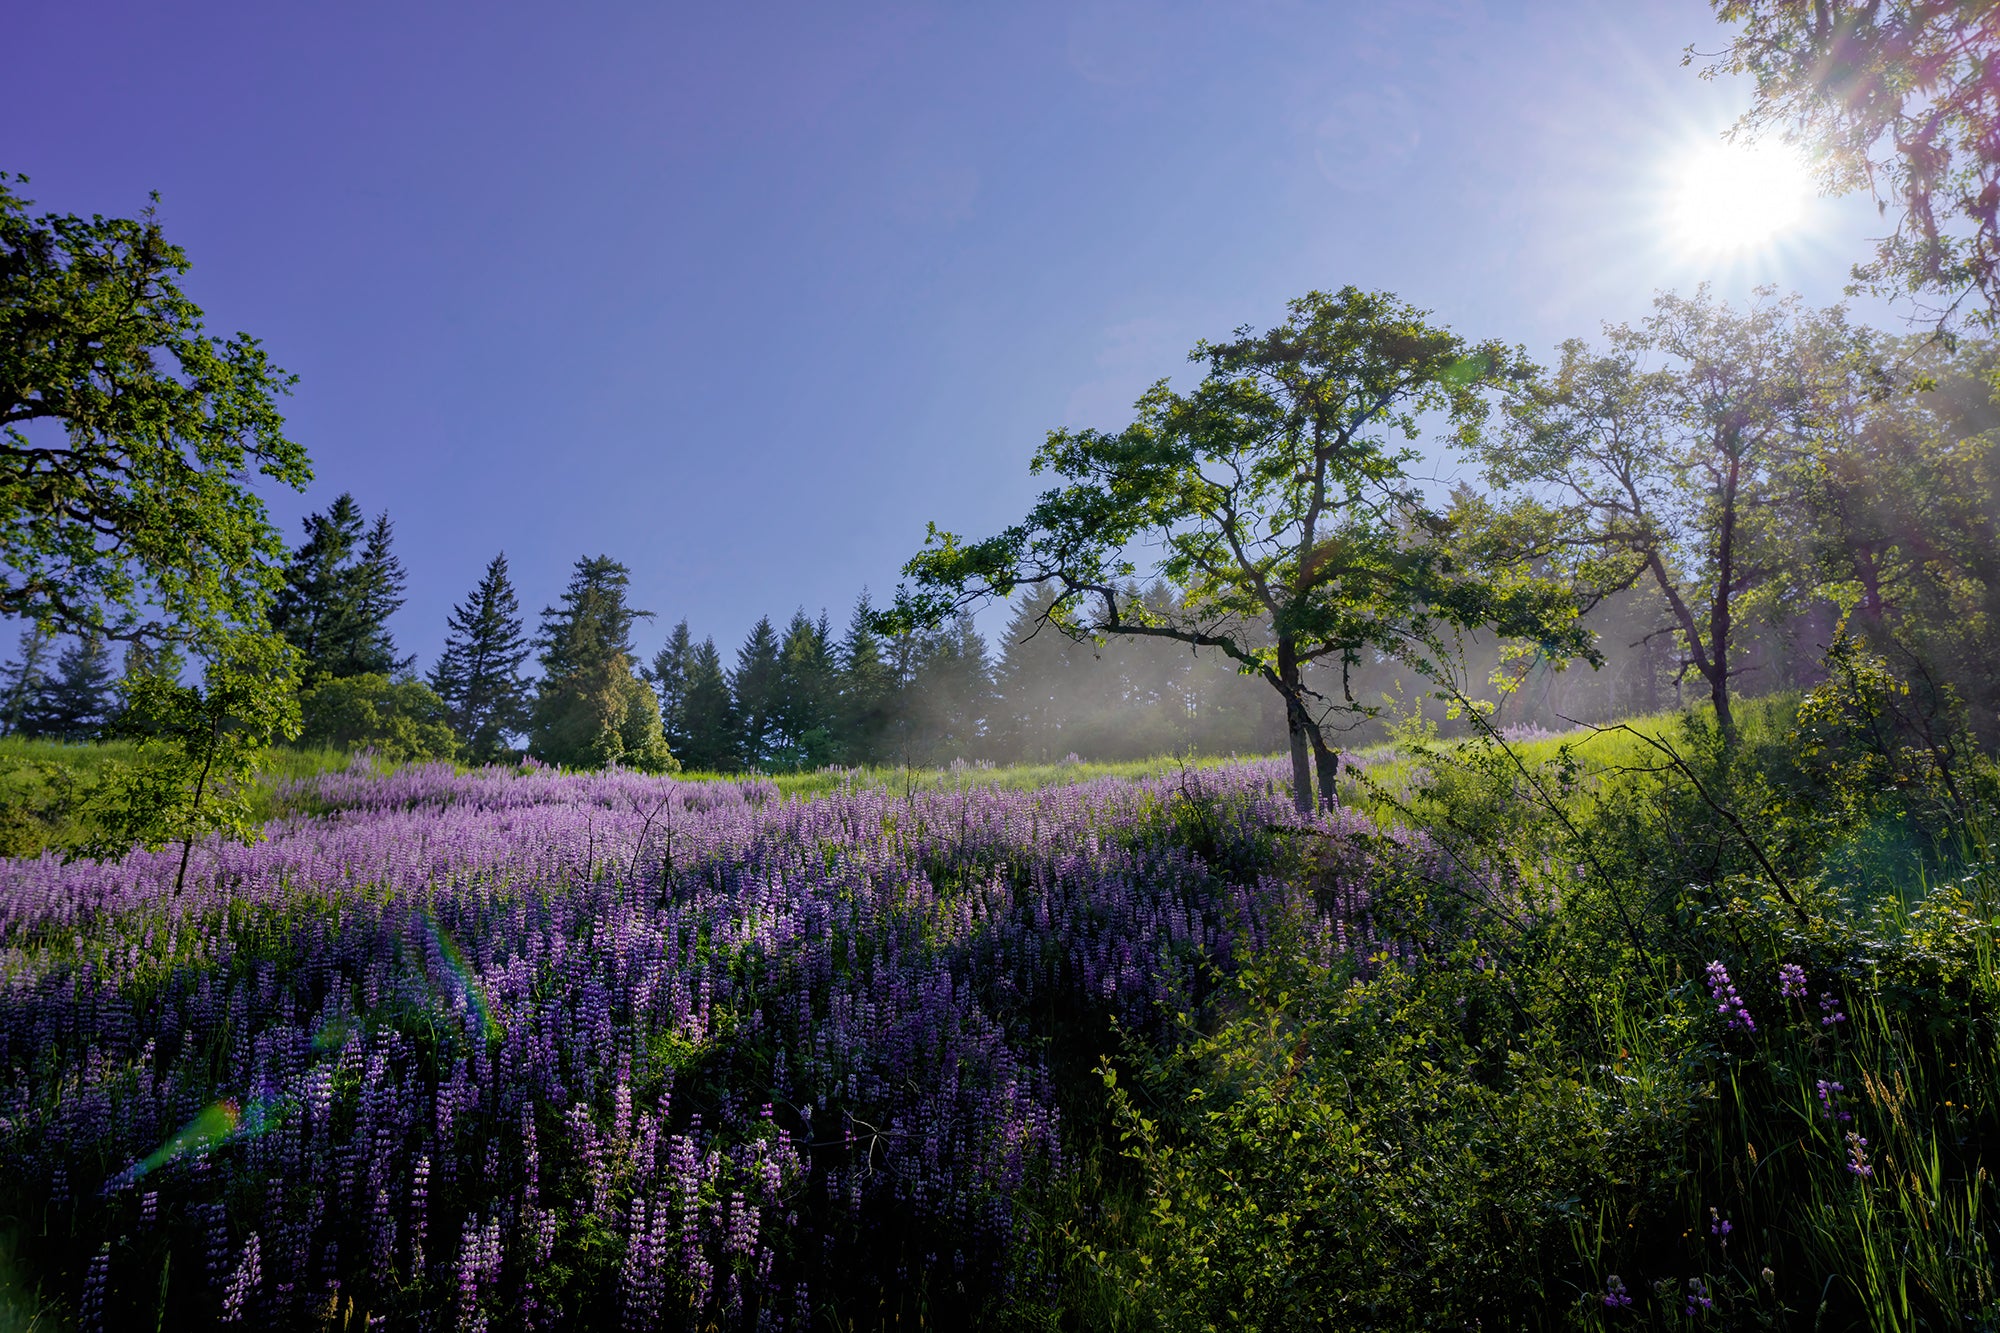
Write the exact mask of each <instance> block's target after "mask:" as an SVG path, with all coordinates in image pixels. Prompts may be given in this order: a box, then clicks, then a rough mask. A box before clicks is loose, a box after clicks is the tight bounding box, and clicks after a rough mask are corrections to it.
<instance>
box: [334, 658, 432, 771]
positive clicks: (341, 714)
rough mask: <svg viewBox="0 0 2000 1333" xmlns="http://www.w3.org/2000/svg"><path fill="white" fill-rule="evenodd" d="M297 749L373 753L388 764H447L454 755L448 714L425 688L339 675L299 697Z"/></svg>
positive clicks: (410, 683) (409, 682)
mask: <svg viewBox="0 0 2000 1333" xmlns="http://www.w3.org/2000/svg"><path fill="white" fill-rule="evenodd" d="M299 710H300V731H299V741H300V743H301V744H303V745H307V746H311V747H315V748H325V749H330V750H360V749H368V750H374V751H376V752H378V753H379V754H381V756H382V757H383V758H384V759H386V760H388V761H389V762H391V763H409V762H414V761H420V760H425V759H451V758H453V757H454V756H456V755H457V753H458V751H459V741H458V737H457V736H456V735H455V734H454V733H453V731H452V727H451V713H450V710H449V709H448V708H447V707H446V705H445V702H444V700H442V699H440V698H439V697H438V696H437V694H436V692H434V691H433V690H432V689H431V687H430V686H428V685H426V684H424V683H423V682H422V681H417V680H402V681H398V680H391V679H390V678H389V677H387V676H383V675H375V674H369V675H361V676H341V677H338V678H336V679H332V680H323V681H321V682H320V683H319V684H317V685H310V686H307V687H306V689H305V690H304V691H303V692H302V693H301V694H300V695H299Z"/></svg>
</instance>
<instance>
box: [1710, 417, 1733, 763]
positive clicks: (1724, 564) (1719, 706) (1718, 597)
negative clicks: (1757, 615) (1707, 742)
mask: <svg viewBox="0 0 2000 1333" xmlns="http://www.w3.org/2000/svg"><path fill="white" fill-rule="evenodd" d="M1740 466H1741V464H1740V462H1739V460H1738V459H1737V458H1736V457H1735V456H1734V455H1732V456H1731V457H1730V460H1729V471H1728V474H1727V476H1726V479H1725V480H1724V483H1723V491H1722V524H1721V526H1722V531H1721V533H1720V535H1719V538H1718V540H1717V542H1716V550H1715V593H1714V600H1712V601H1711V602H1710V603H1709V611H1708V640H1709V654H1708V656H1709V663H1710V669H1709V672H1708V697H1709V700H1710V701H1711V702H1712V703H1713V704H1714V705H1715V726H1716V729H1717V730H1718V731H1720V732H1721V733H1722V739H1723V740H1724V741H1725V742H1734V741H1735V739H1736V717H1735V715H1734V714H1732V713H1731V712H1730V711H1729V635H1730V630H1731V628H1732V626H1731V624H1730V613H1731V611H1732V610H1734V607H1733V605H1732V599H1733V597H1734V595H1735V592H1736V589H1735V586H1734V585H1735V582H1736V484H1737V478H1738V470H1739V468H1740Z"/></svg>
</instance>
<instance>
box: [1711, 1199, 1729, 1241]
mask: <svg viewBox="0 0 2000 1333" xmlns="http://www.w3.org/2000/svg"><path fill="white" fill-rule="evenodd" d="M1731 1230H1732V1228H1731V1227H1730V1225H1729V1219H1728V1218H1726V1217H1724V1216H1723V1215H1722V1214H1721V1213H1720V1212H1719V1211H1717V1210H1716V1209H1714V1208H1711V1209H1709V1210H1708V1234H1709V1235H1711V1236H1714V1237H1715V1238H1716V1239H1717V1240H1719V1241H1721V1242H1722V1248H1723V1249H1725V1250H1726V1249H1728V1248H1729V1233H1730V1231H1731Z"/></svg>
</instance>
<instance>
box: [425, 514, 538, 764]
mask: <svg viewBox="0 0 2000 1333" xmlns="http://www.w3.org/2000/svg"><path fill="white" fill-rule="evenodd" d="M446 624H447V626H448V627H449V633H448V634H447V635H446V637H445V645H444V652H443V654H442V655H440V656H439V658H438V660H437V665H436V666H434V667H432V668H431V673H430V686H431V688H432V689H433V690H435V691H436V692H437V695H438V697H439V698H440V699H443V700H444V702H445V707H446V708H447V709H448V710H449V711H448V716H449V718H450V720H451V728H452V730H453V731H454V732H456V733H457V734H458V737H459V739H460V741H461V742H462V743H463V744H464V746H465V753H466V757H467V758H469V759H471V760H472V761H473V762H474V763H478V764H490V763H494V762H496V761H497V760H499V759H501V758H502V757H503V756H504V755H505V754H506V753H507V751H508V749H509V748H510V742H511V738H512V737H514V736H515V735H516V734H518V733H519V732H520V731H521V730H522V728H523V727H525V726H526V725H527V721H528V686H527V683H526V682H525V681H523V680H522V679H521V664H522V663H523V662H525V661H527V660H528V651H529V648H528V640H527V636H526V634H525V632H524V631H523V629H522V625H521V603H520V601H519V599H518V598H516V597H515V595H514V585H513V582H512V581H511V580H510V579H509V578H508V577H507V553H506V552H504V551H502V552H501V553H500V554H499V555H496V556H494V557H493V559H492V561H491V562H489V563H488V564H487V566H486V573H485V575H484V576H483V577H481V579H480V580H479V586H478V587H477V588H475V589H473V591H472V595H471V596H470V597H468V598H466V599H465V600H464V601H463V602H461V603H459V604H458V605H457V606H455V607H453V608H452V612H451V616H450V618H449V619H448V620H447V621H446Z"/></svg>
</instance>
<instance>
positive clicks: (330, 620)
mask: <svg viewBox="0 0 2000 1333" xmlns="http://www.w3.org/2000/svg"><path fill="white" fill-rule="evenodd" d="M305 528H306V542H305V545H303V546H301V547H300V548H299V549H298V551H297V553H295V554H294V555H293V556H292V559H291V562H290V563H289V564H288V565H287V566H286V568H285V582H284V586H283V587H282V588H280V589H279V591H278V595H277V599H276V601H275V602H274V603H273V605H272V608H271V623H272V625H273V627H274V628H276V629H277V631H278V632H279V633H280V634H282V635H284V637H285V639H286V641H287V642H289V643H290V644H291V645H292V647H294V648H296V649H298V651H299V656H300V659H301V663H302V666H301V674H302V675H303V676H304V678H305V681H306V683H307V684H316V683H318V682H319V681H322V680H328V679H337V678H339V677H342V676H359V675H370V674H373V675H384V676H387V675H397V674H400V673H402V672H403V671H406V670H408V668H409V666H410V659H408V658H398V657H397V656H396V646H395V642H394V640H393V639H391V637H390V634H389V623H388V622H389V617H390V616H391V615H392V614H394V612H395V611H396V609H397V608H398V607H400V606H402V604H403V585H404V575H403V566H402V562H401V561H399V560H398V559H397V558H396V555H395V553H394V552H393V551H392V550H391V549H390V546H391V542H392V540H393V537H394V532H393V529H392V527H391V525H390V523H389V515H388V514H387V513H386V512H385V513H381V514H378V515H376V517H375V522H374V525H373V526H372V527H369V528H367V529H366V530H365V532H364V529H363V527H362V516H361V506H360V505H358V504H356V503H355V501H354V497H353V496H352V495H350V494H347V493H346V492H342V493H341V494H340V495H339V496H337V497H336V498H335V499H334V502H333V504H332V505H331V506H329V507H328V508H327V511H326V512H325V513H323V514H313V515H311V516H310V517H308V518H307V519H306V523H305Z"/></svg>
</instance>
